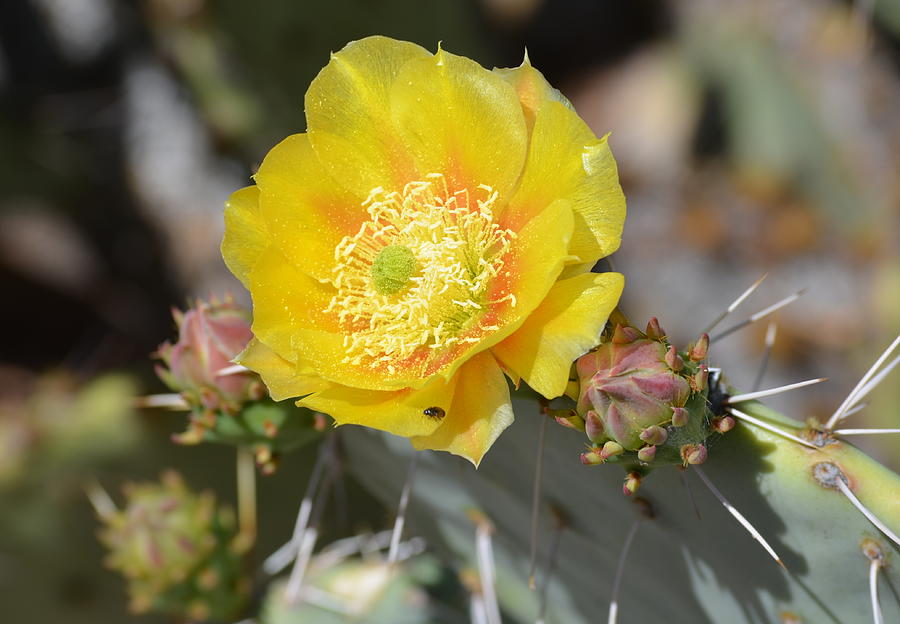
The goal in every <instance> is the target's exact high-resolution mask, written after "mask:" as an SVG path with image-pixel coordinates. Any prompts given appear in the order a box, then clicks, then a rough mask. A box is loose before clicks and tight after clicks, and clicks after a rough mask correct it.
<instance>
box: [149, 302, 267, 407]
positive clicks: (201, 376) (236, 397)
mask: <svg viewBox="0 0 900 624" xmlns="http://www.w3.org/2000/svg"><path fill="white" fill-rule="evenodd" d="M173 316H174V317H175V322H176V323H177V325H178V340H177V341H176V342H174V343H170V342H165V343H163V344H162V345H161V346H160V347H159V349H158V351H157V355H158V356H159V358H160V359H161V360H162V361H163V364H162V365H159V366H157V367H156V371H157V374H158V375H159V377H160V379H162V380H163V382H165V384H166V385H167V386H169V388H171V389H172V390H174V391H175V392H179V393H181V395H182V397H184V399H185V400H186V401H187V402H188V404H189V405H191V406H192V407H195V408H200V409H201V410H206V411H209V412H213V413H215V412H219V411H222V412H226V413H235V412H237V411H238V410H239V409H240V406H241V405H242V404H243V403H245V402H247V401H249V400H258V399H260V398H262V396H263V395H264V392H265V391H264V387H263V386H262V383H261V382H260V380H259V377H258V376H257V375H256V374H254V373H251V372H237V373H232V374H226V375H222V374H220V373H221V371H223V370H225V369H228V368H229V367H232V366H233V364H232V362H231V361H232V359H233V358H234V357H235V356H236V355H238V354H239V353H240V352H241V351H242V350H243V349H244V347H245V346H246V345H247V343H248V342H249V341H250V338H251V337H252V333H251V332H250V317H249V314H248V312H247V311H246V310H245V309H243V308H242V307H240V306H238V305H237V304H236V303H235V302H234V301H233V300H232V299H231V298H230V297H226V298H225V299H224V301H217V300H215V299H213V300H211V301H209V302H206V301H200V300H198V301H197V302H196V303H195V305H194V307H192V308H190V309H189V310H187V311H186V312H181V311H179V310H174V311H173Z"/></svg>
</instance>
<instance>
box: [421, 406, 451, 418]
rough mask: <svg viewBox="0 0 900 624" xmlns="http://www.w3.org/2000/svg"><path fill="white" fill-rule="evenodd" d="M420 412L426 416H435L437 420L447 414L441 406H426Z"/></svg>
mask: <svg viewBox="0 0 900 624" xmlns="http://www.w3.org/2000/svg"><path fill="white" fill-rule="evenodd" d="M422 413H423V414H425V415H426V416H428V417H429V418H436V419H437V420H440V419H441V418H443V417H444V416H446V415H447V413H446V412H445V411H444V410H443V408H440V407H428V408H425V411H423V412H422Z"/></svg>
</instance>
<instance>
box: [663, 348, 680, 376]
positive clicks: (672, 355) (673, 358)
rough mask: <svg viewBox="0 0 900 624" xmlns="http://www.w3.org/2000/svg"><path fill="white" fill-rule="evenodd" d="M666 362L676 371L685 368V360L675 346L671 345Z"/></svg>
mask: <svg viewBox="0 0 900 624" xmlns="http://www.w3.org/2000/svg"><path fill="white" fill-rule="evenodd" d="M666 364H667V365H668V366H669V368H671V369H672V370H673V371H675V372H676V373H677V372H678V371H680V370H681V369H683V368H684V360H682V359H681V356H680V355H678V351H676V350H675V347H669V350H668V351H666Z"/></svg>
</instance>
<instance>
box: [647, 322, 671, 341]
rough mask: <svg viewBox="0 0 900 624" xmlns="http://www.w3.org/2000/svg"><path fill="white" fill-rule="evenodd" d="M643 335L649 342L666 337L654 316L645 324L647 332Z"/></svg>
mask: <svg viewBox="0 0 900 624" xmlns="http://www.w3.org/2000/svg"><path fill="white" fill-rule="evenodd" d="M644 333H646V334H647V338H649V339H650V340H662V339H663V338H665V337H666V332H664V331H663V329H662V327H660V326H659V320H658V319H657V318H656V317H655V316H654V317H653V318H651V319H650V322H649V323H647V330H646V331H645V332H644Z"/></svg>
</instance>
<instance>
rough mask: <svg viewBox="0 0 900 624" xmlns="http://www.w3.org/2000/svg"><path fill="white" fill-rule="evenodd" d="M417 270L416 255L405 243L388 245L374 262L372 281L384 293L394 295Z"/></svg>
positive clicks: (376, 288)
mask: <svg viewBox="0 0 900 624" xmlns="http://www.w3.org/2000/svg"><path fill="white" fill-rule="evenodd" d="M415 272H416V257H415V256H414V255H413V252H412V251H411V250H410V249H409V248H408V247H404V246H403V245H388V246H387V247H385V248H384V249H382V250H381V251H380V252H379V254H378V256H377V257H376V258H375V262H373V263H372V281H373V283H374V285H375V290H377V291H378V292H379V293H381V294H382V295H393V294H396V293H398V292H400V291H401V290H403V289H404V288H405V287H406V285H407V284H408V283H409V278H410V277H412V275H413V273H415Z"/></svg>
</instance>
